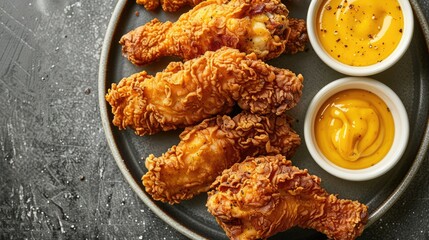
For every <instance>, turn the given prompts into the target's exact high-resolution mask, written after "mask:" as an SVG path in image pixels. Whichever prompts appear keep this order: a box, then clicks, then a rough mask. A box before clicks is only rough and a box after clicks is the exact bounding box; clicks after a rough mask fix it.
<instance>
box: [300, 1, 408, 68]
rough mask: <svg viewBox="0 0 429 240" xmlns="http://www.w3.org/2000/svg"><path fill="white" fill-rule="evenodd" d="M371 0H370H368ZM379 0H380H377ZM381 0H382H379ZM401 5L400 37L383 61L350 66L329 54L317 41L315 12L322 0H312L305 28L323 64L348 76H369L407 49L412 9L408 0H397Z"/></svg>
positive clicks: (400, 55)
mask: <svg viewBox="0 0 429 240" xmlns="http://www.w3.org/2000/svg"><path fill="white" fill-rule="evenodd" d="M370 1H372V0H370ZM377 1H380V0H377ZM381 1H383V0H381ZM397 1H398V2H399V4H400V6H401V9H402V13H403V15H404V29H403V32H402V38H401V40H400V42H399V44H398V46H397V47H396V49H395V50H394V51H393V52H392V53H391V54H390V55H389V56H388V57H387V58H386V59H384V60H383V61H381V62H378V63H376V64H373V65H369V66H350V65H347V64H344V63H342V62H340V61H338V60H336V59H334V58H333V57H331V56H330V55H329V53H327V52H326V50H325V49H324V47H323V46H322V44H321V43H320V41H319V37H318V34H317V12H318V10H319V8H320V7H321V4H322V3H323V1H321V0H312V1H311V3H310V7H309V8H308V13H307V30H308V37H309V39H310V43H311V45H312V47H313V49H314V51H315V52H316V54H317V55H318V56H319V58H320V59H322V61H323V62H325V64H327V65H328V66H329V67H331V68H332V69H334V70H336V71H338V72H340V73H343V74H346V75H350V76H369V75H374V74H377V73H380V72H382V71H384V70H386V69H388V68H390V67H391V66H392V65H394V64H395V63H396V62H397V61H398V60H399V59H400V58H401V57H402V56H403V55H404V53H405V52H406V51H407V49H408V47H409V45H410V43H411V39H412V37H413V31H414V18H413V10H412V8H411V5H410V3H409V1H408V0H397Z"/></svg>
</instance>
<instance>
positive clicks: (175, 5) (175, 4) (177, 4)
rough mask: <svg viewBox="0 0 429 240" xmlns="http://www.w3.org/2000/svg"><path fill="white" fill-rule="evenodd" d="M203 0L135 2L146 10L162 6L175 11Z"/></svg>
mask: <svg viewBox="0 0 429 240" xmlns="http://www.w3.org/2000/svg"><path fill="white" fill-rule="evenodd" d="M202 1H204V0H136V2H137V4H140V5H143V6H144V7H145V8H146V9H147V10H149V11H153V10H155V9H157V8H158V6H159V5H161V6H162V10H164V11H166V12H176V11H177V10H179V9H180V8H182V7H185V6H195V5H197V4H199V3H200V2H202Z"/></svg>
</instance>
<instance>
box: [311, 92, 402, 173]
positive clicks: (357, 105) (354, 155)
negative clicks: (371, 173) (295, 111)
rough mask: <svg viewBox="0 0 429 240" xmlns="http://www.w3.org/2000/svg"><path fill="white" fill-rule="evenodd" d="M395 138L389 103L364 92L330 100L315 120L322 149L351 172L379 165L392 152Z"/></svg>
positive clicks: (319, 145) (327, 156) (346, 94)
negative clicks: (351, 170)
mask: <svg viewBox="0 0 429 240" xmlns="http://www.w3.org/2000/svg"><path fill="white" fill-rule="evenodd" d="M394 135H395V128H394V121H393V117H392V114H391V112H390V110H389V108H388V106H387V105H386V103H384V101H383V100H382V99H381V98H380V97H378V96H377V95H375V94H373V93H371V92H369V91H366V90H361V89H351V90H345V91H341V92H339V93H337V94H335V95H333V96H332V97H330V98H329V99H328V100H327V101H326V102H325V103H323V105H322V107H321V108H320V109H319V111H318V113H317V119H316V121H315V136H316V142H317V145H318V147H319V149H320V150H321V151H322V153H323V154H324V155H325V157H326V158H327V159H329V160H330V161H331V162H333V163H334V164H336V165H338V166H340V167H343V168H348V169H362V168H367V167H370V166H372V165H374V164H376V163H377V162H379V161H380V160H381V159H382V158H383V157H384V156H386V154H387V152H388V151H389V150H390V148H391V146H392V143H393V138H394Z"/></svg>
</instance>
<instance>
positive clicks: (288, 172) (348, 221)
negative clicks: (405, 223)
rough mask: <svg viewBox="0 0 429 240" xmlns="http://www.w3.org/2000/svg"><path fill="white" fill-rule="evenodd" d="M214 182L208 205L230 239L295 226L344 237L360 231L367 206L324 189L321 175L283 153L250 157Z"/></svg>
mask: <svg viewBox="0 0 429 240" xmlns="http://www.w3.org/2000/svg"><path fill="white" fill-rule="evenodd" d="M212 187H213V188H215V189H214V190H212V191H210V192H209V194H208V195H209V197H208V201H207V207H208V210H209V212H210V213H211V214H213V215H214V216H215V217H216V220H217V222H218V223H219V224H220V225H221V227H222V228H223V229H224V230H225V232H226V234H227V235H228V237H229V238H231V239H265V238H268V237H269V236H272V235H274V234H276V233H278V232H281V231H285V230H287V229H289V228H291V227H294V226H298V227H301V228H312V229H315V230H317V231H319V232H322V233H324V234H326V236H327V237H328V238H330V239H345V240H347V239H355V238H356V237H357V236H359V235H360V234H362V231H363V229H364V225H365V224H366V222H367V217H368V210H367V206H365V205H364V204H361V203H359V202H357V201H351V200H344V199H339V198H337V197H336V196H335V195H332V194H331V195H330V194H328V193H327V192H326V191H325V190H324V189H323V188H322V187H321V186H320V178H318V177H316V176H314V175H309V174H308V172H307V170H300V169H298V168H297V167H294V166H292V164H291V162H290V161H288V160H286V158H285V157H283V156H281V155H277V156H267V157H257V158H253V157H249V158H247V159H246V160H245V161H244V162H242V163H239V164H235V165H233V166H232V167H231V168H230V169H228V170H225V171H224V172H223V173H222V175H221V176H219V177H218V178H217V179H216V181H215V182H214V183H213V185H212Z"/></svg>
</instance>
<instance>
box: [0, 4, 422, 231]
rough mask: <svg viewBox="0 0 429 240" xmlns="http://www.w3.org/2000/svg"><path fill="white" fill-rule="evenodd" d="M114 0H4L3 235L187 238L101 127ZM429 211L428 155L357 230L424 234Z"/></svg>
mask: <svg viewBox="0 0 429 240" xmlns="http://www.w3.org/2000/svg"><path fill="white" fill-rule="evenodd" d="M130 1H131V0H130ZM418 2H419V3H420V4H421V6H422V9H423V11H424V13H425V15H426V16H427V17H428V16H429V0H419V1H418ZM115 4H116V1H114V0H91V1H80V0H62V1H56V0H19V1H14V0H3V1H0V103H1V104H0V239H26V238H27V239H85V238H88V239H94V238H101V239H185V237H183V236H182V235H181V234H180V233H178V232H177V231H176V230H174V229H173V228H171V227H170V226H168V225H167V224H166V223H164V222H163V221H162V220H160V219H159V218H158V217H157V216H156V215H155V214H154V213H152V212H151V210H149V209H148V208H147V207H146V206H145V205H144V204H143V202H142V201H141V200H140V199H139V198H138V197H137V196H136V194H134V192H133V191H132V189H131V188H130V187H129V185H128V183H127V182H126V181H125V180H124V178H123V176H122V175H121V173H120V171H119V169H118V167H117V166H116V164H115V161H114V159H113V157H112V155H111V153H110V149H109V148H108V146H107V142H106V139H105V136H104V132H103V129H102V125H101V120H100V117H99V115H100V114H99V108H98V96H97V84H98V83H97V77H98V65H99V58H100V52H101V47H102V43H103V38H104V34H105V31H106V28H107V24H108V21H109V19H110V16H111V14H112V11H113V9H114V6H115ZM428 216H429V161H428V159H427V158H426V159H425V161H424V162H423V164H422V166H421V168H420V170H419V172H418V174H417V175H416V177H415V178H414V180H413V181H412V183H411V184H410V186H409V187H408V189H407V190H406V191H405V193H404V194H403V196H402V197H401V198H400V199H399V200H398V202H397V203H396V204H395V205H394V206H393V207H392V209H390V210H389V211H388V212H387V213H386V214H385V215H384V216H383V217H382V218H381V219H380V220H379V221H377V222H376V223H375V224H374V225H372V226H371V227H370V228H369V229H367V230H366V231H365V232H364V235H363V236H362V239H429V218H428Z"/></svg>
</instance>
